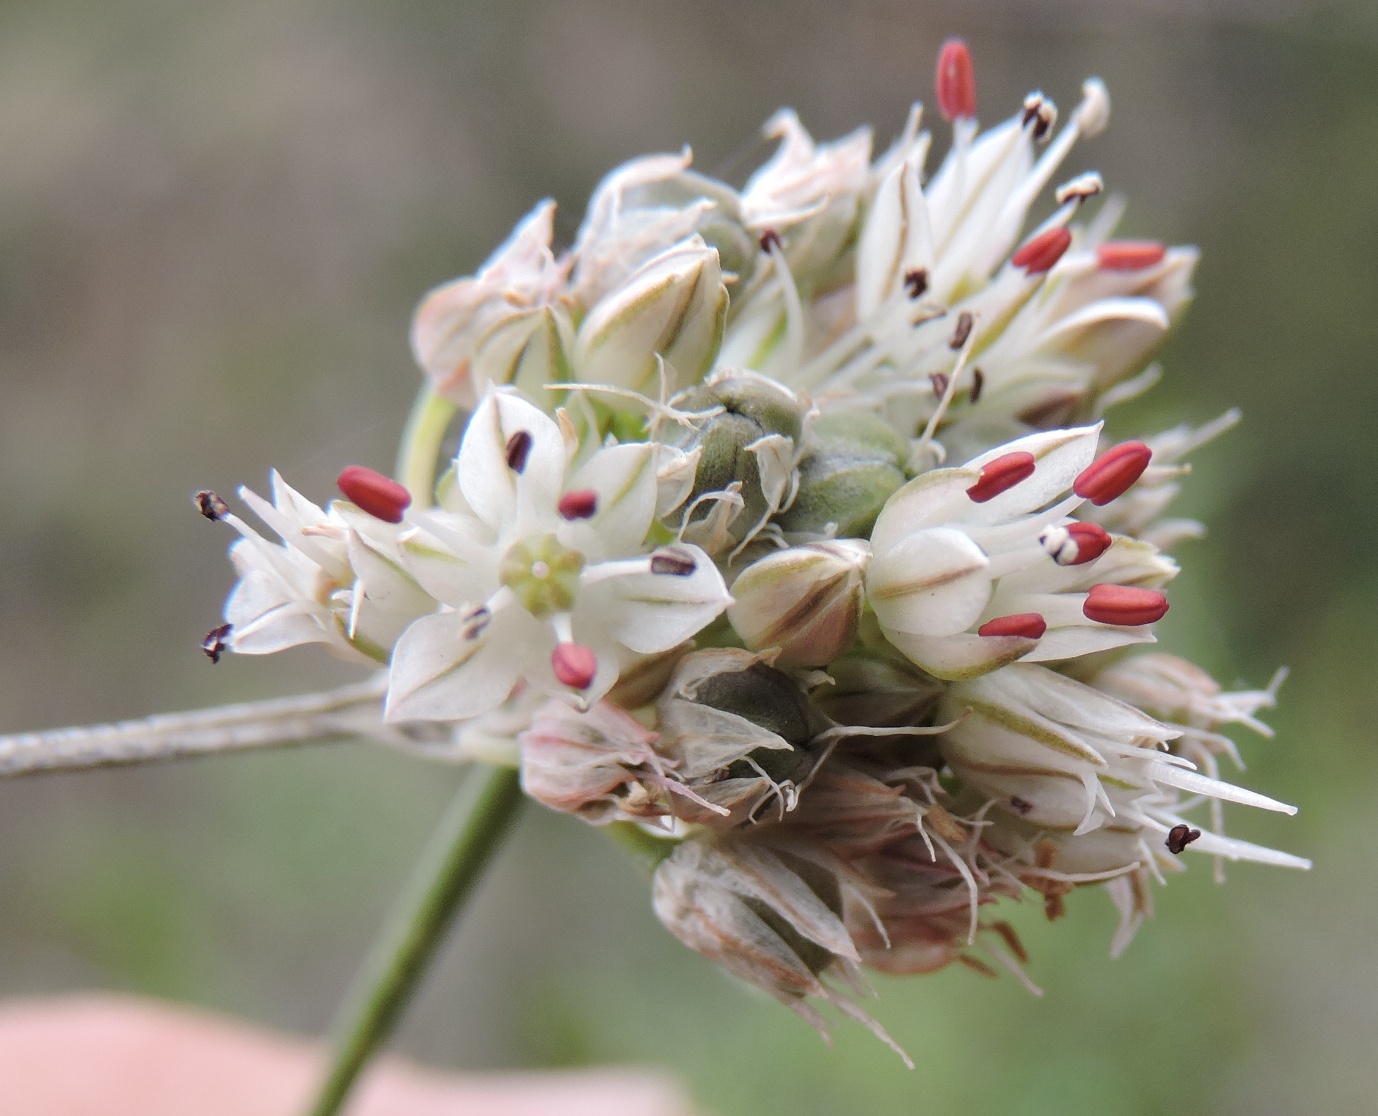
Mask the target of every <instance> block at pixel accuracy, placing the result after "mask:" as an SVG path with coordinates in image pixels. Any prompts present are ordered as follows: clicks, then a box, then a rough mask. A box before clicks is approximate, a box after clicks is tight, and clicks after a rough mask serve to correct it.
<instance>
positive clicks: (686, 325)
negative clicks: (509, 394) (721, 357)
mask: <svg viewBox="0 0 1378 1116" xmlns="http://www.w3.org/2000/svg"><path fill="white" fill-rule="evenodd" d="M726 321H727V288H726V287H725V286H724V285H723V281H722V268H721V266H720V264H719V262H718V253H717V252H716V251H714V250H713V249H712V248H710V247H708V245H707V244H706V243H704V241H703V238H702V237H699V236H692V237H690V238H688V239H687V240H683V241H681V242H680V243H679V244H676V245H675V246H674V247H673V248H669V249H667V250H666V251H664V252H662V253H660V255H658V256H656V257H654V258H653V259H651V260H649V261H647V262H646V263H645V264H643V265H642V266H641V267H640V268H638V269H637V270H636V271H635V272H633V273H632V275H631V276H630V277H628V279H627V281H626V282H625V283H624V284H623V285H622V286H621V287H619V288H617V289H616V290H614V291H612V292H611V293H610V294H609V295H608V296H607V297H606V298H604V299H603V301H601V302H600V303H598V305H597V306H595V307H594V308H593V309H592V310H591V311H590V312H589V316H588V317H587V318H586V319H585V320H584V322H583V324H582V326H581V327H580V329H579V336H578V340H577V342H576V348H575V365H576V369H577V374H578V375H579V377H580V378H581V379H583V380H586V381H590V382H593V383H603V384H610V385H613V386H616V387H625V388H631V389H632V390H633V391H648V392H649V393H650V394H652V395H654V394H656V389H655V380H656V375H657V370H658V367H659V362H658V361H657V359H656V358H657V357H662V358H664V361H665V364H666V365H667V366H668V367H669V368H671V369H673V370H674V374H675V379H676V382H677V384H678V385H679V386H681V387H682V386H685V385H688V384H693V383H696V382H698V381H699V380H701V379H702V378H703V375H704V373H706V372H707V371H708V369H709V368H711V367H712V366H713V361H714V360H715V358H716V357H717V355H718V348H719V346H720V345H721V344H722V335H723V328H724V326H725V324H726Z"/></svg>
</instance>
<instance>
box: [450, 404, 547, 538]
mask: <svg viewBox="0 0 1378 1116" xmlns="http://www.w3.org/2000/svg"><path fill="white" fill-rule="evenodd" d="M522 432H525V433H526V434H527V435H529V436H530V438H531V449H530V452H529V453H528V454H527V456H526V464H525V467H524V468H523V469H522V471H521V473H520V474H519V473H517V472H515V471H514V470H512V469H511V468H509V467H508V464H507V446H508V444H509V442H510V441H511V439H512V438H513V437H515V436H516V435H518V434H520V433H522ZM455 464H456V467H457V469H458V473H459V487H460V491H461V492H462V493H463V494H464V499H465V501H466V502H467V503H468V505H469V506H470V507H471V508H473V509H474V514H476V515H477V516H478V517H479V518H480V519H481V520H483V522H484V523H486V524H487V525H488V526H489V527H491V528H492V529H493V530H494V531H496V532H499V533H502V532H503V531H504V530H505V529H507V528H509V527H510V526H512V525H513V524H514V523H515V522H517V521H518V520H526V519H531V518H538V519H539V518H542V517H543V518H544V519H551V518H552V517H554V514H555V513H554V508H555V502H556V501H557V500H558V499H559V498H560V488H561V482H562V481H563V480H564V475H565V448H564V439H563V438H561V437H560V428H559V426H557V425H556V423H555V420H554V419H552V418H551V417H550V416H549V415H547V414H546V413H545V412H544V411H542V410H541V409H540V408H539V407H536V406H534V405H533V404H531V403H528V402H527V401H526V400H525V399H523V398H522V397H521V396H520V395H518V394H516V393H515V392H512V391H497V390H490V391H489V392H488V393H487V394H486V395H485V396H484V397H483V400H482V401H481V402H480V403H479V405H478V409H477V410H475V411H474V413H473V416H472V417H471V418H470V419H469V425H468V426H467V427H465V430H464V440H463V441H462V442H461V443H460V446H459V454H458V456H457V457H456V459H455ZM555 522H558V520H556V521H555ZM534 529H537V530H538V529H539V528H538V527H537V528H534ZM547 529H549V530H553V529H554V522H552V523H551V525H550V526H549V527H548V528H547ZM523 533H525V532H523Z"/></svg>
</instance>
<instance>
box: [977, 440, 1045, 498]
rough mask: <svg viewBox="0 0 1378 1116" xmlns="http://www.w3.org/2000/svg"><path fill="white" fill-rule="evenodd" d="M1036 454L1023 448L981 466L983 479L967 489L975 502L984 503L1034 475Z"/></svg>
mask: <svg viewBox="0 0 1378 1116" xmlns="http://www.w3.org/2000/svg"><path fill="white" fill-rule="evenodd" d="M1035 464H1037V462H1035V461H1034V455H1033V454H1031V453H1026V452H1024V451H1023V450H1015V451H1014V452H1013V453H1007V454H1003V455H1002V456H1000V457H997V458H996V459H995V460H994V461H987V462H986V463H985V464H984V465H982V466H981V479H980V480H978V481H977V482H976V483H975V484H973V485H972V486H971V487H970V488H968V489H967V495H968V496H970V497H971V499H972V502H973V503H977V504H984V503H985V502H986V501H987V500H994V499H995V498H996V497H997V496H999V495H1000V493H1002V492H1005V491H1007V490H1008V489H1011V488H1013V487H1014V486H1015V485H1016V484H1018V483H1019V482H1020V481H1022V480H1028V479H1029V478H1030V477H1031V476H1033V471H1034V466H1035Z"/></svg>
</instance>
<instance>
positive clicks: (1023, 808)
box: [1010, 794, 1033, 818]
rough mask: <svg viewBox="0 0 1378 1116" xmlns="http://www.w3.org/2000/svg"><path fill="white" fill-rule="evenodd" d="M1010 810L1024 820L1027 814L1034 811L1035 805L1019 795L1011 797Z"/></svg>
mask: <svg viewBox="0 0 1378 1116" xmlns="http://www.w3.org/2000/svg"><path fill="white" fill-rule="evenodd" d="M1010 809H1011V810H1013V811H1014V812H1015V813H1016V814H1018V815H1019V816H1020V817H1021V818H1022V817H1023V816H1024V815H1025V814H1027V813H1028V812H1029V811H1030V810H1032V809H1033V803H1032V802H1026V801H1024V799H1022V798H1020V797H1019V795H1017V794H1016V795H1011V796H1010Z"/></svg>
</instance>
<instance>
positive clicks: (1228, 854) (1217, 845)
mask: <svg viewBox="0 0 1378 1116" xmlns="http://www.w3.org/2000/svg"><path fill="white" fill-rule="evenodd" d="M1187 848H1188V849H1190V850H1191V851H1192V852H1203V853H1209V854H1210V855H1212V856H1223V857H1224V858H1225V859H1226V860H1252V861H1254V862H1256V863H1258V864H1272V865H1274V866H1275V867H1278V868H1300V869H1302V870H1303V871H1305V870H1307V869H1309V868H1310V867H1311V861H1309V860H1307V859H1306V858H1305V857H1301V856H1293V855H1292V854H1291V853H1285V852H1279V851H1278V850H1277V849H1270V848H1267V847H1265V846H1263V845H1255V844H1253V843H1252V842H1250V841H1240V840H1237V839H1236V838H1234V837H1225V836H1222V835H1221V834H1218V833H1211V832H1210V831H1209V830H1202V831H1201V836H1200V837H1198V838H1197V839H1196V840H1195V841H1193V842H1192V843H1191V844H1190V845H1188V846H1187Z"/></svg>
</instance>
